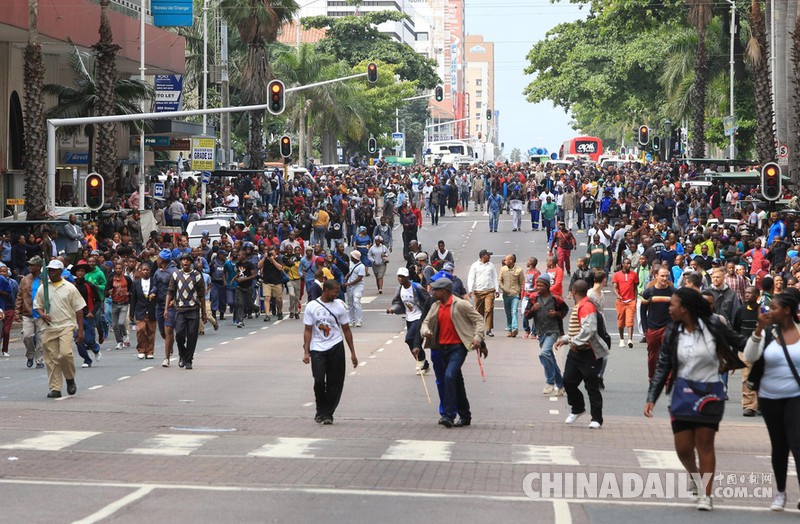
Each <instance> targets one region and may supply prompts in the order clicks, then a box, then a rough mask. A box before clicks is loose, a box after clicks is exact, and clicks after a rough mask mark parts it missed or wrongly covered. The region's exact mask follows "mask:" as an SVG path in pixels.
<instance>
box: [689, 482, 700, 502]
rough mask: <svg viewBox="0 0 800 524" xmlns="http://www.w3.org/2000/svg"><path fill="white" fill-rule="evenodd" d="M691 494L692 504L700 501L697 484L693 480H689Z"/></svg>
mask: <svg viewBox="0 0 800 524" xmlns="http://www.w3.org/2000/svg"><path fill="white" fill-rule="evenodd" d="M689 493H691V494H692V502H697V501H698V500H700V495H699V490H698V489H697V482H696V481H695V480H694V479H693V478H690V479H689Z"/></svg>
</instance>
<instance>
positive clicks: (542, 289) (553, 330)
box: [525, 273, 569, 397]
mask: <svg viewBox="0 0 800 524" xmlns="http://www.w3.org/2000/svg"><path fill="white" fill-rule="evenodd" d="M534 287H535V289H536V295H535V298H534V299H532V300H531V301H530V302H529V303H528V306H527V308H526V309H525V316H526V317H528V318H529V319H530V318H532V319H533V321H534V325H535V326H536V333H537V335H538V338H539V362H541V364H542V367H543V368H544V380H545V383H546V384H545V387H544V389H543V390H542V394H543V395H555V396H559V397H560V396H563V395H564V377H563V376H562V375H561V369H560V368H559V367H558V360H556V357H555V354H553V347H554V346H555V343H556V341H557V340H558V337H559V336H561V334H562V333H563V332H564V326H563V319H564V317H566V316H567V313H568V312H569V307H568V306H567V305H566V304H565V303H564V299H563V298H561V296H560V295H556V294H554V293H552V291H551V280H550V275H548V274H547V273H542V274H541V275H539V277H538V278H537V279H536V284H535V286H534Z"/></svg>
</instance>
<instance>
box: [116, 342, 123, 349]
mask: <svg viewBox="0 0 800 524" xmlns="http://www.w3.org/2000/svg"><path fill="white" fill-rule="evenodd" d="M122 346H123V343H122V342H118V343H117V347H115V348H114V349H122Z"/></svg>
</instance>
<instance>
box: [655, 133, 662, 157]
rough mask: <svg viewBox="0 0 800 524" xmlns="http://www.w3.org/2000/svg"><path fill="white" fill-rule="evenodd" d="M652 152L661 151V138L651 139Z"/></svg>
mask: <svg viewBox="0 0 800 524" xmlns="http://www.w3.org/2000/svg"><path fill="white" fill-rule="evenodd" d="M653 151H654V152H656V153H658V152H659V151H661V138H660V137H657V136H654V137H653Z"/></svg>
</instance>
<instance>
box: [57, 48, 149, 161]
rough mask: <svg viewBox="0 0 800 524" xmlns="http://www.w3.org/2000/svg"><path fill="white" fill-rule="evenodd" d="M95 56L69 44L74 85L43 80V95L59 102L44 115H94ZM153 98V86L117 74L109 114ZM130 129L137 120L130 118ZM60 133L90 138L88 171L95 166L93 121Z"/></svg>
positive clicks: (131, 110) (128, 111)
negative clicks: (112, 103)
mask: <svg viewBox="0 0 800 524" xmlns="http://www.w3.org/2000/svg"><path fill="white" fill-rule="evenodd" d="M97 62H98V61H97V60H95V59H93V58H92V57H91V56H89V55H88V54H85V53H81V52H80V51H78V48H77V47H74V46H73V48H72V52H71V54H70V56H69V64H70V69H71V70H72V82H73V84H74V87H73V86H65V85H61V84H46V85H45V86H44V88H43V91H44V93H45V94H46V95H52V96H55V97H56V98H57V99H58V103H57V104H56V105H54V106H53V107H51V108H49V109H48V110H47V112H46V115H45V116H46V117H47V118H78V117H86V116H95V115H97V114H98V109H97V107H98V104H99V103H100V93H99V71H98V64H97ZM152 99H153V87H152V86H151V85H150V84H149V83H147V82H143V81H142V80H139V79H136V78H117V79H116V81H115V82H114V102H115V104H116V105H115V108H114V111H113V113H112V114H116V115H134V114H138V113H141V112H142V110H141V103H142V102H143V101H146V100H152ZM127 125H128V127H129V129H130V130H131V132H132V133H134V132H139V130H140V127H139V124H138V123H136V122H129V123H128V124H127ZM58 132H59V134H60V135H62V136H74V135H76V134H78V133H82V134H84V135H85V136H86V137H87V138H88V139H89V171H92V169H93V167H94V151H95V138H96V136H95V135H96V133H95V125H94V124H86V125H83V126H64V127H60V128H59V130H58Z"/></svg>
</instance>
